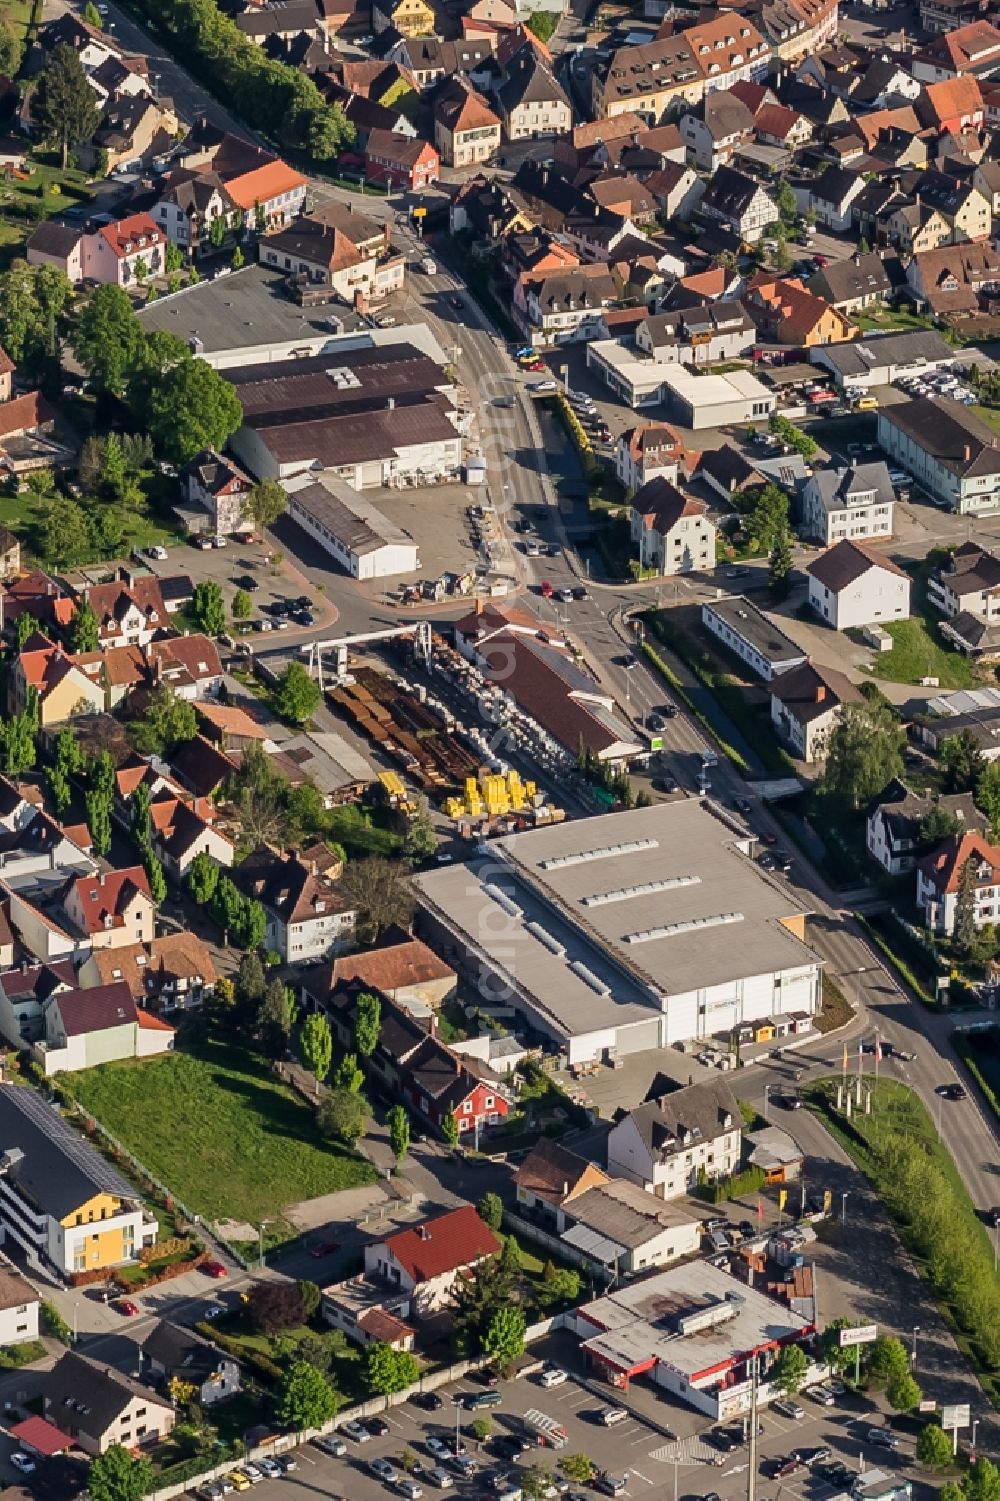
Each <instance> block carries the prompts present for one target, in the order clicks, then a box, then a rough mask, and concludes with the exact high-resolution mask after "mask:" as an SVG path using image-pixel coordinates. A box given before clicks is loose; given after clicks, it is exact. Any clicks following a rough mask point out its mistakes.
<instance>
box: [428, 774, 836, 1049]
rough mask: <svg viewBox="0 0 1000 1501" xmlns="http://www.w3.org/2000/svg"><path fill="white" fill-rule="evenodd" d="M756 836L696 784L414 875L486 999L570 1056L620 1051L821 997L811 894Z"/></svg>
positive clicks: (796, 1011) (439, 935) (808, 1010)
mask: <svg viewBox="0 0 1000 1501" xmlns="http://www.w3.org/2000/svg"><path fill="white" fill-rule="evenodd" d="M752 851H753V840H752V838H751V836H749V835H742V836H741V835H740V834H739V833H738V832H736V831H735V830H734V828H733V827H732V826H731V825H730V824H729V823H727V822H726V821H724V820H723V818H721V817H720V816H719V815H717V814H716V813H715V812H714V811H713V810H712V808H711V806H710V805H707V804H704V803H701V802H698V801H695V800H690V801H688V800H685V801H682V802H676V803H658V804H657V805H656V806H654V807H652V808H642V809H635V810H632V811H630V812H622V813H609V814H606V815H604V816H603V817H600V818H592V819H586V820H581V821H580V822H573V823H566V824H561V825H558V826H556V827H553V828H546V829H536V830H533V831H532V832H530V833H526V834H518V835H517V836H515V837H510V838H505V839H496V840H493V841H491V843H490V847H489V858H488V859H480V860H472V861H470V863H469V864H468V865H455V866H452V867H451V868H449V869H444V870H436V871H429V872H426V873H424V874H421V875H418V876H416V877H415V879H414V885H415V887H416V893H417V899H418V902H419V905H420V908H421V921H422V923H423V925H424V927H425V928H426V929H427V930H428V931H429V932H431V933H433V934H434V935H435V938H436V940H437V941H436V944H435V946H436V947H438V948H439V950H440V951H441V952H442V953H443V954H444V956H445V958H447V959H448V960H449V962H451V963H455V964H456V967H457V968H464V969H465V970H466V972H467V973H471V974H472V975H473V976H474V977H475V981H476V983H478V989H479V993H480V995H481V997H482V999H483V1002H484V1005H485V1006H486V1007H487V1008H489V1007H491V1006H495V1007H498V1008H500V1009H501V1010H506V1011H507V1012H508V1013H512V1014H514V1015H516V1016H520V1017H522V1018H523V1019H524V1020H525V1021H527V1022H528V1023H529V1024H530V1025H531V1027H532V1028H534V1029H535V1030H536V1031H537V1032H539V1033H540V1034H542V1035H543V1036H544V1037H546V1038H547V1039H548V1040H549V1041H550V1043H551V1044H553V1045H554V1046H555V1047H556V1048H557V1049H558V1050H559V1051H560V1052H562V1053H564V1054H565V1056H566V1059H567V1062H568V1063H571V1064H574V1063H586V1062H590V1061H592V1060H600V1059H603V1060H612V1061H613V1060H614V1059H615V1058H616V1057H621V1056H623V1055H625V1054H628V1053H640V1052H646V1051H648V1050H652V1049H655V1048H664V1047H670V1046H672V1045H673V1044H675V1043H680V1042H685V1041H687V1040H689V1039H692V1038H703V1037H710V1036H714V1035H717V1034H726V1033H728V1032H729V1031H731V1029H732V1028H733V1027H735V1026H738V1025H740V1024H743V1023H746V1022H752V1021H755V1020H760V1019H763V1018H765V1017H772V1016H778V1015H786V1016H787V1015H792V1016H796V1015H797V1016H799V1017H801V1018H802V1019H803V1020H804V1019H805V1018H807V1017H809V1016H812V1015H813V1014H815V1012H816V1011H817V1010H818V1008H819V1004H820V963H819V960H818V959H817V957H816V955H815V954H814V953H813V952H812V951H811V950H810V949H809V948H808V947H807V945H806V942H805V928H806V916H807V909H806V908H805V907H803V906H802V905H801V904H800V903H799V901H798V900H797V899H796V897H795V896H794V895H793V894H792V892H791V891H790V890H789V888H788V886H787V884H784V883H779V882H777V881H775V880H772V879H771V878H770V877H768V876H767V875H765V873H764V872H763V871H761V870H760V869H759V868H758V867H757V866H756V865H755V864H754V861H753V853H752ZM456 961H457V962H456Z"/></svg>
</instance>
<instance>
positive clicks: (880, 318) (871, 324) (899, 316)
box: [851, 308, 934, 334]
mask: <svg viewBox="0 0 1000 1501" xmlns="http://www.w3.org/2000/svg"><path fill="white" fill-rule="evenodd" d="M851 319H852V321H853V322H854V323H856V324H857V325H858V327H859V328H860V329H862V330H863V331H864V332H865V333H878V334H881V333H887V332H888V331H889V330H890V329H901V328H933V327H934V320H933V318H926V317H923V316H921V314H920V313H906V312H904V311H903V310H902V309H901V308H900V309H895V310H890V309H888V308H886V309H885V311H884V312H870V313H852V314H851Z"/></svg>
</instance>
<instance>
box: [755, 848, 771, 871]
mask: <svg viewBox="0 0 1000 1501" xmlns="http://www.w3.org/2000/svg"><path fill="white" fill-rule="evenodd" d="M757 864H758V865H759V866H760V868H761V870H773V869H774V856H773V855H772V854H771V851H770V850H761V852H760V854H759V855H758V856H757Z"/></svg>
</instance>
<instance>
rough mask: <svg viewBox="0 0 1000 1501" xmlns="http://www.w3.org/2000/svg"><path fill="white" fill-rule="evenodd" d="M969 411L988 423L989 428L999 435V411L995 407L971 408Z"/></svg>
mask: <svg viewBox="0 0 1000 1501" xmlns="http://www.w3.org/2000/svg"><path fill="white" fill-rule="evenodd" d="M969 411H970V412H975V414H976V416H977V417H981V418H982V419H983V421H984V422H985V423H988V425H989V426H990V427H992V428H993V429H994V430H995V431H996V432H998V433H1000V409H998V408H997V407H981V406H971V407H970V408H969Z"/></svg>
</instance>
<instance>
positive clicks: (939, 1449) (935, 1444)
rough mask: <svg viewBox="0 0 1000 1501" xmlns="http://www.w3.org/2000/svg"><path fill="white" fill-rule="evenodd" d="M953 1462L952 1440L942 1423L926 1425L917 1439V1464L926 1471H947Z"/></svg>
mask: <svg viewBox="0 0 1000 1501" xmlns="http://www.w3.org/2000/svg"><path fill="white" fill-rule="evenodd" d="M951 1462H952V1454H951V1439H950V1438H949V1437H948V1435H947V1434H946V1433H945V1431H944V1429H943V1428H942V1427H941V1425H940V1423H936V1422H934V1421H933V1420H931V1422H929V1423H926V1424H925V1425H924V1427H923V1428H921V1430H920V1434H919V1437H918V1438H917V1464H919V1465H923V1467H924V1469H925V1470H940V1469H945V1468H947V1466H949V1465H950V1464H951Z"/></svg>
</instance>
